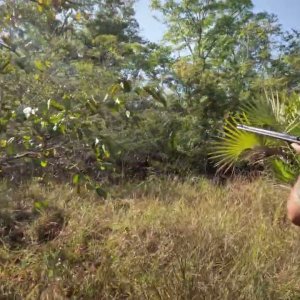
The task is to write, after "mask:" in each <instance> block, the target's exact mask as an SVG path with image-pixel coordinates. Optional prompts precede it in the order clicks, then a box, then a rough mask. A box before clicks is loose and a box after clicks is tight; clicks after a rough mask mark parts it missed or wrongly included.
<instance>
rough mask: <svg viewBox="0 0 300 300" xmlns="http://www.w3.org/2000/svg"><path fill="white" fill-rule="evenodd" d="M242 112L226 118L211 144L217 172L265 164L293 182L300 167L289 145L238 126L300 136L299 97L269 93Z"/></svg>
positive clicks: (244, 107)
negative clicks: (239, 128)
mask: <svg viewBox="0 0 300 300" xmlns="http://www.w3.org/2000/svg"><path fill="white" fill-rule="evenodd" d="M242 110H243V113H242V114H240V115H238V116H234V117H231V118H230V119H228V120H225V125H224V128H223V131H222V132H221V133H220V137H219V138H218V140H216V141H215V142H213V143H212V149H211V153H210V158H211V159H212V160H214V161H215V166H216V167H217V170H218V172H227V171H228V170H230V169H232V168H234V167H235V166H236V165H237V164H238V163H240V162H242V161H246V162H247V163H248V165H250V166H251V165H254V164H256V163H262V164H263V165H264V166H265V167H266V168H267V169H269V170H271V171H272V172H273V174H274V175H275V177H276V178H277V179H279V180H281V181H285V182H291V181H292V180H294V179H295V176H296V175H297V174H298V173H299V170H300V159H296V158H295V155H294V154H293V151H292V149H291V148H290V147H288V146H287V145H285V144H284V142H282V141H278V140H276V139H273V138H267V137H262V136H259V135H255V134H252V133H250V132H244V131H241V130H238V129H237V128H236V126H237V124H238V123H239V124H245V125H250V126H256V127H260V128H267V129H271V130H275V131H280V132H288V133H290V134H293V135H297V136H300V116H299V111H300V97H299V95H287V94H279V93H273V92H270V93H266V95H265V98H264V99H260V100H256V101H250V102H247V103H246V104H244V105H243V107H242Z"/></svg>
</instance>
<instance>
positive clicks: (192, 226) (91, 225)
mask: <svg viewBox="0 0 300 300" xmlns="http://www.w3.org/2000/svg"><path fill="white" fill-rule="evenodd" d="M288 192H289V190H288V188H284V187H281V186H278V185H276V184H274V183H272V182H269V181H266V180H256V181H253V182H247V181H244V180H238V179H237V180H235V181H233V182H231V183H228V184H227V185H225V186H216V185H213V184H212V183H210V182H209V181H208V180H205V179H198V178H196V179H195V178H194V179H189V180H186V181H185V182H180V181H178V180H174V179H173V180H171V179H164V180H162V179H160V180H159V179H149V180H147V181H145V182H143V183H139V184H138V183H136V184H134V183H131V184H127V185H124V186H116V187H115V188H112V189H111V191H110V196H109V198H108V199H107V200H105V201H104V200H102V199H99V198H97V197H96V195H93V194H91V192H87V191H84V190H83V191H82V192H81V194H79V195H78V194H77V193H76V191H75V189H74V188H72V187H71V186H68V185H61V186H59V185H53V186H52V185H48V186H46V187H45V186H42V185H39V184H38V183H31V184H30V185H27V186H22V187H20V188H18V189H12V188H11V187H9V186H7V185H6V184H5V183H2V185H1V194H0V196H1V204H0V205H1V215H0V217H1V218H0V242H1V244H0V294H1V296H2V297H1V299H68V298H72V299H300V264H299V258H300V229H298V228H297V227H295V226H293V225H292V224H290V222H289V221H288V220H287V219H286V211H285V205H286V198H287V195H288Z"/></svg>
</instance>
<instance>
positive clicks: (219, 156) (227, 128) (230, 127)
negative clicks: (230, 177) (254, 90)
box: [210, 115, 265, 173]
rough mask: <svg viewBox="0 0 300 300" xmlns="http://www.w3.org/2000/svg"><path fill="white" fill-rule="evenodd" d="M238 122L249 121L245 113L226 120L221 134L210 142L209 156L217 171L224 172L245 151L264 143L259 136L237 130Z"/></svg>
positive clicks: (238, 159) (239, 158) (240, 158)
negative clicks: (217, 138) (216, 139)
mask: <svg viewBox="0 0 300 300" xmlns="http://www.w3.org/2000/svg"><path fill="white" fill-rule="evenodd" d="M241 121H242V122H241ZM238 123H244V124H245V123H249V122H248V120H247V117H246V115H242V116H237V117H231V118H230V119H229V120H226V123H225V125H224V132H223V136H221V137H220V138H219V140H218V141H215V142H214V143H213V144H212V151H211V153H210V158H211V159H212V160H214V161H216V163H215V166H216V167H217V168H218V172H224V173H226V172H227V171H228V170H229V169H231V168H232V167H233V166H234V165H235V164H236V163H237V162H238V161H240V160H243V158H242V155H243V153H244V152H245V151H247V150H250V149H253V148H255V147H259V146H263V145H264V144H265V143H264V140H263V139H262V138H261V137H260V136H258V135H255V134H252V133H249V132H245V131H241V130H238V129H237V128H236V125H237V124H238Z"/></svg>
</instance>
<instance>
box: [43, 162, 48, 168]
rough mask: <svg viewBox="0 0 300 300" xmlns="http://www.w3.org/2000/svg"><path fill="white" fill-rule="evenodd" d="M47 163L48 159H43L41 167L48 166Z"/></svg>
mask: <svg viewBox="0 0 300 300" xmlns="http://www.w3.org/2000/svg"><path fill="white" fill-rule="evenodd" d="M47 165H48V163H47V161H45V160H42V161H41V167H43V168H46V167H47Z"/></svg>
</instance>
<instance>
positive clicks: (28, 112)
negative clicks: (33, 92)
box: [23, 106, 39, 119]
mask: <svg viewBox="0 0 300 300" xmlns="http://www.w3.org/2000/svg"><path fill="white" fill-rule="evenodd" d="M38 110H39V109H38V108H31V107H30V106H28V107H25V108H24V109H23V113H24V115H25V117H26V119H28V118H29V117H30V116H31V115H35V113H36V112H37V111H38Z"/></svg>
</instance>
